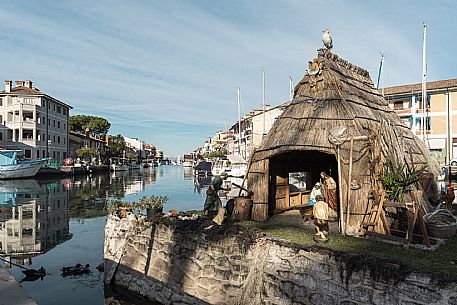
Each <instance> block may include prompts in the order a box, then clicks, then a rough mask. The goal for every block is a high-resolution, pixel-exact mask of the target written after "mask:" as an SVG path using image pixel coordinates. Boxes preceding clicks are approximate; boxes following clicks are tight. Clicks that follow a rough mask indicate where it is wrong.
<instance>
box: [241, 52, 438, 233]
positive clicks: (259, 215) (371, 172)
mask: <svg viewBox="0 0 457 305" xmlns="http://www.w3.org/2000/svg"><path fill="white" fill-rule="evenodd" d="M351 147H352V148H351ZM387 160H390V161H392V162H394V163H397V164H408V165H410V166H411V165H417V164H425V165H428V166H429V169H430V168H432V165H431V161H430V158H429V151H428V149H427V148H426V147H425V145H424V144H423V142H422V141H421V140H420V139H419V138H418V137H416V136H415V135H414V134H413V133H412V132H411V131H410V129H409V128H408V127H407V126H405V124H404V123H403V122H402V120H401V119H400V118H399V117H398V116H397V115H396V114H395V112H394V111H393V110H392V109H390V108H389V106H388V103H387V102H386V101H385V100H384V98H383V97H382V96H381V95H380V93H379V92H378V91H377V90H376V89H375V88H374V85H373V82H372V80H371V78H370V76H369V73H368V71H366V70H364V69H362V68H359V67H357V66H355V65H353V64H351V63H349V62H347V61H345V60H343V59H341V58H339V57H338V56H337V55H335V54H333V53H331V52H330V51H329V50H327V49H320V50H318V56H317V58H316V59H314V60H313V62H310V63H309V69H308V70H307V71H306V73H305V76H304V78H303V79H302V80H301V81H300V82H299V83H298V84H297V86H296V87H295V90H294V98H293V100H292V101H291V103H290V104H289V106H288V107H287V108H286V110H285V111H284V113H283V114H282V115H281V116H280V117H279V118H278V119H277V121H276V122H275V124H274V125H273V127H272V128H271V130H270V132H269V133H268V135H267V136H266V138H265V139H264V141H263V142H262V144H261V146H260V147H259V148H258V149H257V150H255V152H254V153H253V155H252V157H251V160H250V161H251V164H250V168H249V170H248V173H247V187H248V189H249V190H251V191H253V192H254V196H253V201H254V206H253V211H252V218H253V219H254V220H260V221H262V220H266V219H267V218H268V216H269V215H272V214H273V213H274V212H275V211H276V212H277V211H281V210H285V209H288V208H290V207H292V206H300V205H306V202H307V199H308V197H309V190H310V189H311V188H312V186H313V185H314V183H316V182H317V181H319V174H320V172H321V171H326V172H327V173H329V174H330V175H331V176H332V177H333V178H334V180H335V181H336V183H337V186H338V198H339V200H340V203H339V205H340V206H339V208H338V211H341V212H343V211H344V214H346V212H347V211H349V215H350V217H349V223H350V224H355V223H357V221H360V219H361V217H362V215H364V214H365V213H366V207H367V198H368V195H369V194H370V192H371V190H373V189H377V188H378V187H381V186H380V185H379V176H380V175H381V173H382V171H383V166H384V165H385V163H386V161H387ZM300 173H302V174H303V173H304V175H303V176H304V177H305V180H306V190H304V189H299V188H293V187H292V186H291V185H290V179H291V177H292V175H294V174H295V175H296V176H297V175H298V176H299V175H300ZM348 202H349V206H348ZM345 217H346V216H345Z"/></svg>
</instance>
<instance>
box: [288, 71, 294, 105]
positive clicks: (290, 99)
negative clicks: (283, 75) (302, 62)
mask: <svg viewBox="0 0 457 305" xmlns="http://www.w3.org/2000/svg"><path fill="white" fill-rule="evenodd" d="M293 94H294V88H293V85H292V76H289V102H292V98H293V97H294V96H293Z"/></svg>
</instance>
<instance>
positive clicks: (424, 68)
mask: <svg viewBox="0 0 457 305" xmlns="http://www.w3.org/2000/svg"><path fill="white" fill-rule="evenodd" d="M423 26H424V38H423V45H422V141H424V142H425V133H426V130H427V128H426V127H425V124H426V116H427V117H428V113H427V108H426V107H427V60H426V38H427V25H426V24H425V22H424V24H423ZM427 138H428V137H427Z"/></svg>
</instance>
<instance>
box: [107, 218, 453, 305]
mask: <svg viewBox="0 0 457 305" xmlns="http://www.w3.org/2000/svg"><path fill="white" fill-rule="evenodd" d="M204 226H205V223H204V222H202V221H200V222H199V221H178V220H176V221H172V222H169V223H161V224H155V225H154V224H153V225H152V226H149V227H141V226H136V227H134V226H130V225H129V224H128V220H119V219H115V218H113V217H111V216H110V217H109V218H108V221H107V224H106V228H105V253H104V257H105V272H109V271H108V270H109V265H111V266H112V264H113V262H115V261H117V260H118V259H119V262H120V264H119V266H118V267H117V269H116V271H115V272H114V273H113V275H114V276H113V280H112V284H114V285H115V286H121V287H124V288H126V289H129V290H130V291H133V292H136V293H138V294H140V295H142V296H146V297H147V298H149V299H150V300H152V301H155V302H159V303H161V304H177V303H179V304H289V303H290V304H292V303H294V304H309V305H317V304H330V305H332V304H335V305H342V304H353V305H354V304H355V305H357V304H424V305H425V304H449V305H451V304H457V285H456V283H442V282H439V281H438V280H436V279H434V278H433V277H431V276H429V275H426V274H419V273H415V272H409V271H407V270H406V271H405V270H403V269H402V268H399V269H397V268H392V267H391V266H392V264H389V263H388V262H384V261H382V260H380V259H374V258H370V259H369V260H365V261H363V262H362V265H361V266H357V267H354V266H356V265H357V264H355V262H354V257H351V256H345V255H344V254H342V253H338V252H336V251H331V250H322V249H316V248H315V247H305V246H300V245H297V244H292V243H288V242H284V241H281V240H276V239H270V238H257V237H258V235H257V234H256V232H255V231H254V230H253V229H245V228H241V227H239V226H236V225H231V226H220V227H215V229H214V230H213V229H211V230H209V231H205V230H203V229H202V228H203V227H204ZM122 241H125V244H124V243H123V242H122ZM370 264H375V265H376V266H375V268H372V267H373V266H370ZM113 270H114V269H113ZM373 270H377V271H376V272H374V271H373Z"/></svg>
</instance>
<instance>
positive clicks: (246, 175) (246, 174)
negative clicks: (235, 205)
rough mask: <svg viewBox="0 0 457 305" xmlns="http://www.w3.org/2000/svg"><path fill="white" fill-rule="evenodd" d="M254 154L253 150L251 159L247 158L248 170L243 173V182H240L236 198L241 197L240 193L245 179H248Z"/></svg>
mask: <svg viewBox="0 0 457 305" xmlns="http://www.w3.org/2000/svg"><path fill="white" fill-rule="evenodd" d="M254 153H255V149H254V150H253V151H252V154H251V157H250V158H249V164H248V168H247V170H246V173H244V177H243V182H241V187H240V191H239V192H238V197H240V196H241V192H242V191H243V187H244V182H245V181H246V178H247V177H248V173H249V170H250V169H251V164H252V159H254ZM248 192H249V191H248Z"/></svg>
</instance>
